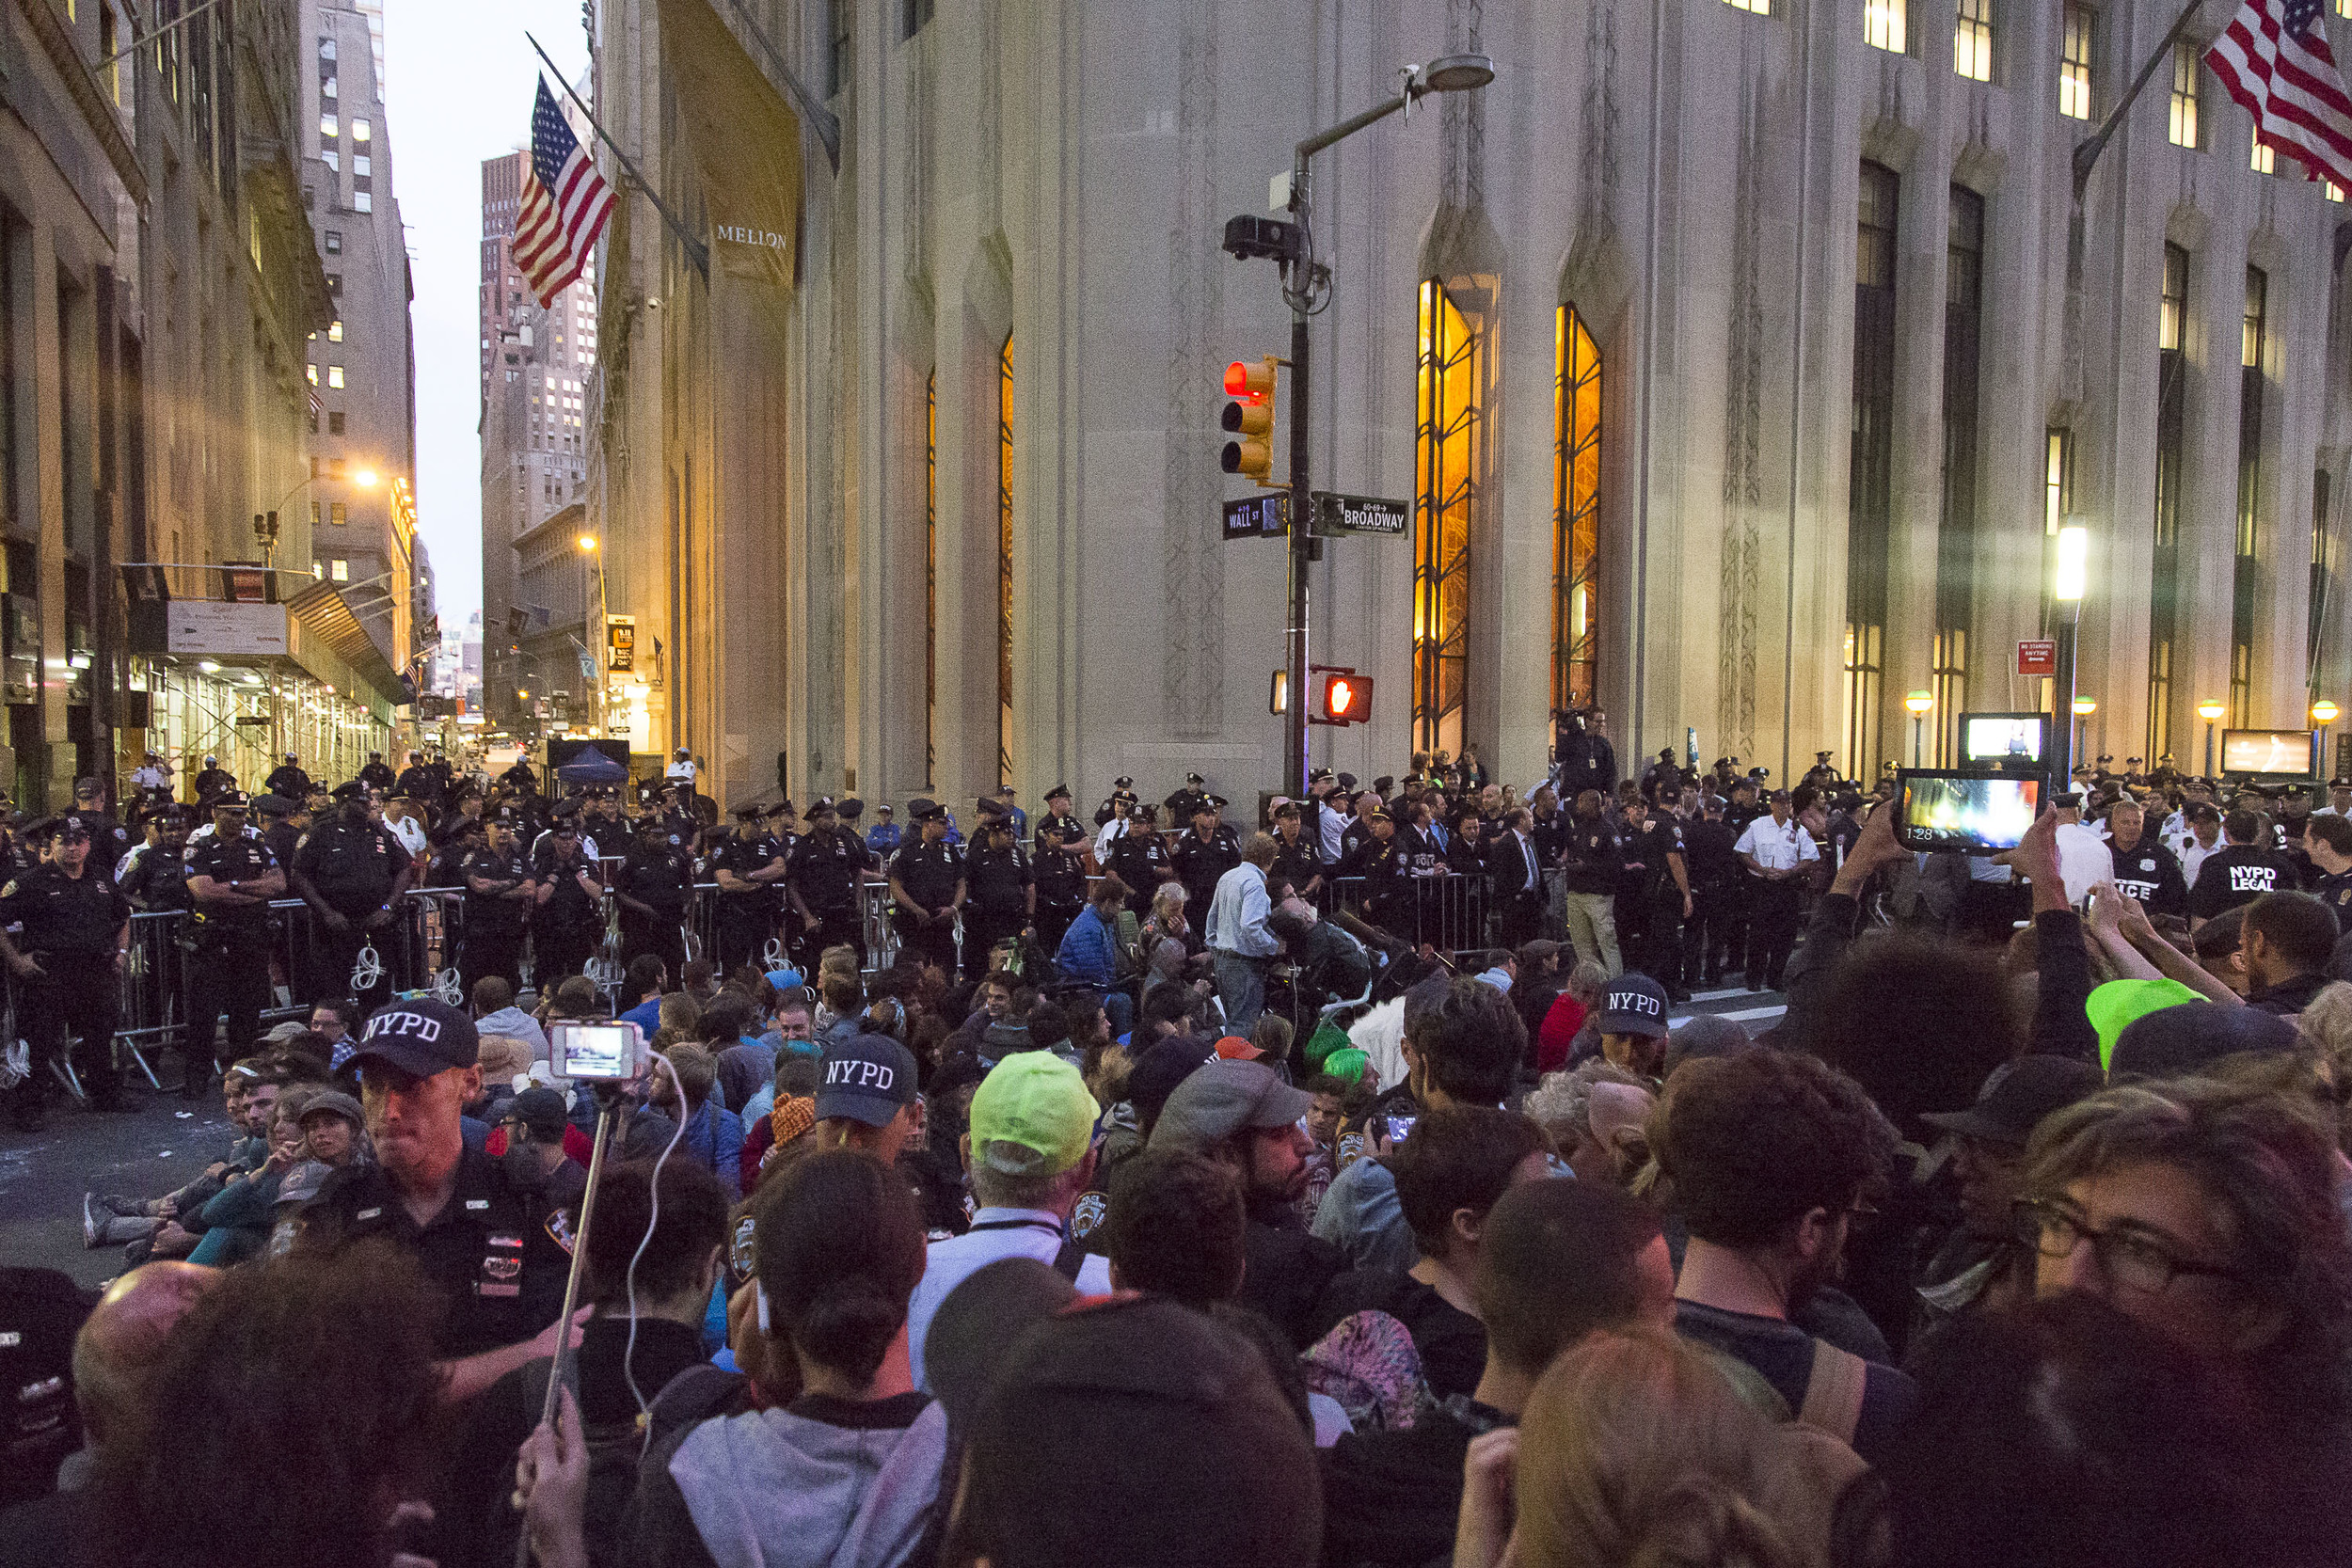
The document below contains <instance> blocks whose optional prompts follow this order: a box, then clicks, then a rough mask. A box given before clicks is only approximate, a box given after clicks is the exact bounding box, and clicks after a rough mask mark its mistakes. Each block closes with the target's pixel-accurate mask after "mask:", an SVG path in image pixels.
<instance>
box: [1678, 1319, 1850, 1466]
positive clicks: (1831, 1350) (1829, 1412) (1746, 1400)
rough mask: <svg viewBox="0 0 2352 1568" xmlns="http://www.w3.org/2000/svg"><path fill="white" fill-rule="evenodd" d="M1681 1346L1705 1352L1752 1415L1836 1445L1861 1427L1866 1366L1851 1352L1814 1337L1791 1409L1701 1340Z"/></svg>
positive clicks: (1753, 1373) (1758, 1377) (1757, 1375)
mask: <svg viewBox="0 0 2352 1568" xmlns="http://www.w3.org/2000/svg"><path fill="white" fill-rule="evenodd" d="M1685 1342H1686V1343H1689V1344H1692V1345H1695V1346H1697V1347H1698V1348H1699V1350H1700V1351H1702V1352H1703V1353H1705V1354H1706V1356H1707V1358H1708V1360H1709V1361H1711V1362H1713V1363H1714V1365H1715V1370H1717V1371H1719V1372H1721V1373H1723V1374H1724V1381H1725V1382H1727V1383H1729V1384H1730V1385H1731V1387H1732V1391H1733V1392H1734V1393H1736V1394H1738V1395H1739V1396H1740V1402H1741V1403H1743V1404H1745V1405H1747V1406H1748V1407H1749V1408H1750V1409H1752V1410H1754V1411H1756V1414H1758V1415H1760V1416H1763V1417H1765V1418H1768V1419H1770V1420H1772V1421H1775V1422H1782V1423H1786V1422H1789V1421H1797V1422H1801V1423H1803V1424H1804V1425H1805V1426H1808V1427H1811V1428H1813V1429H1815V1430H1816V1431H1819V1432H1825V1433H1829V1434H1830V1435H1831V1436H1832V1437H1835V1438H1836V1439H1837V1440H1838V1441H1839V1442H1841V1443H1846V1444H1849V1445H1851V1443H1852V1442H1853V1434H1854V1429H1855V1428H1856V1427H1858V1426H1860V1425H1861V1424H1862V1397H1863V1394H1864V1393H1865V1391H1866V1390H1867V1386H1868V1384H1869V1377H1870V1364H1869V1363H1868V1362H1867V1361H1865V1360H1864V1359H1863V1358H1862V1357H1861V1356H1859V1355H1856V1354H1854V1353H1853V1352H1851V1351H1849V1350H1840V1349H1838V1348H1837V1347H1836V1345H1833V1344H1831V1343H1830V1342H1829V1341H1828V1340H1826V1339H1821V1338H1816V1339H1815V1340H1814V1341H1813V1365H1812V1368H1811V1369H1810V1370H1808V1371H1807V1372H1806V1374H1805V1381H1804V1402H1803V1403H1802V1404H1800V1405H1799V1406H1798V1407H1797V1408H1796V1409H1795V1410H1791V1409H1789V1408H1788V1401H1787V1400H1786V1399H1783V1398H1782V1397H1781V1393H1780V1390H1779V1389H1777V1388H1774V1387H1773V1386H1772V1385H1771V1384H1770V1383H1768V1382H1766V1381H1765V1379H1764V1374H1763V1373H1762V1372H1759V1371H1757V1370H1756V1369H1755V1368H1754V1367H1751V1366H1749V1365H1748V1364H1747V1363H1746V1362H1745V1361H1742V1360H1740V1358H1739V1357H1738V1356H1736V1355H1733V1354H1729V1353H1728V1352H1726V1351H1721V1350H1718V1349H1716V1348H1715V1347H1714V1346H1712V1345H1710V1344H1708V1343H1707V1342H1706V1341H1705V1340H1702V1339H1689V1340H1686V1341H1685Z"/></svg>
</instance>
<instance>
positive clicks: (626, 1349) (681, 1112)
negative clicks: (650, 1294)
mask: <svg viewBox="0 0 2352 1568" xmlns="http://www.w3.org/2000/svg"><path fill="white" fill-rule="evenodd" d="M654 1060H655V1061H656V1062H658V1063H660V1065H661V1066H662V1067H664V1068H668V1069H669V1072H670V1092H671V1093H673V1094H675V1095H676V1096H677V1113H678V1116H677V1131H676V1132H672V1133H671V1134H670V1141H669V1142H668V1143H667V1144H665V1145H664V1146H662V1149H661V1153H660V1156H659V1157H658V1158H656V1159H655V1161H654V1163H653V1175H652V1176H650V1177H648V1178H647V1179H646V1183H645V1185H646V1189H647V1191H648V1192H649V1193H651V1195H652V1198H653V1203H652V1212H650V1213H649V1214H647V1215H646V1216H645V1234H644V1236H643V1237H642V1238H640V1239H639V1241H638V1243H637V1250H636V1251H635V1252H633V1253H630V1254H629V1258H628V1344H626V1345H625V1346H623V1347H622V1350H621V1376H622V1378H623V1379H624V1380H625V1381H626V1382H627V1383H628V1397H629V1398H630V1399H632V1400H635V1401H636V1402H637V1414H638V1415H640V1416H642V1417H644V1421H643V1422H642V1423H640V1424H641V1425H642V1426H643V1428H644V1432H643V1433H642V1434H641V1435H640V1437H639V1439H638V1444H637V1454H638V1457H639V1458H641V1459H642V1458H644V1454H645V1449H647V1448H648V1447H649V1446H650V1445H651V1444H652V1442H653V1406H652V1405H650V1404H647V1403H646V1402H645V1395H644V1390H643V1389H641V1388H639V1387H638V1386H637V1369H636V1368H635V1367H634V1366H633V1365H632V1364H631V1363H633V1362H634V1361H635V1360H636V1359H637V1261H638V1259H641V1258H643V1257H644V1256H645V1248H646V1247H648V1246H649V1245H651V1244H652V1243H653V1233H654V1229H655V1227H658V1226H660V1223H661V1167H662V1166H663V1165H665V1164H668V1163H669V1160H670V1151H671V1150H672V1149H675V1148H677V1146H678V1140H679V1139H681V1138H683V1137H685V1136H686V1088H685V1085H681V1084H680V1083H679V1082H678V1081H677V1069H676V1068H675V1067H672V1066H671V1065H670V1058H669V1057H667V1056H664V1055H660V1054H659V1053H657V1054H656V1055H655V1056H654ZM714 1147H715V1146H714ZM708 1309H709V1304H708V1303H707V1302H706V1303H705V1304H704V1310H705V1311H706V1313H707V1311H708ZM694 1334H695V1337H696V1338H700V1337H701V1335H702V1322H701V1320H700V1319H699V1318H698V1319H696V1320H695V1323H694Z"/></svg>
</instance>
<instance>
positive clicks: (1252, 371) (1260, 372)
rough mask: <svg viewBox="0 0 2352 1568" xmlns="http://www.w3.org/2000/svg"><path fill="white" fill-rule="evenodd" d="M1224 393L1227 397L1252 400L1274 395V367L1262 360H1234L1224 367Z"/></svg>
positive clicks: (1269, 362) (1267, 361)
mask: <svg viewBox="0 0 2352 1568" xmlns="http://www.w3.org/2000/svg"><path fill="white" fill-rule="evenodd" d="M1225 392H1226V395H1227V396H1229V397H1236V398H1248V399H1252V400H1256V399H1261V398H1268V397H1272V396H1273V395H1274V366H1273V363H1272V362H1271V361H1269V360H1264V359H1236V360H1234V361H1233V362H1232V364H1230V365H1228V366H1226V367H1225Z"/></svg>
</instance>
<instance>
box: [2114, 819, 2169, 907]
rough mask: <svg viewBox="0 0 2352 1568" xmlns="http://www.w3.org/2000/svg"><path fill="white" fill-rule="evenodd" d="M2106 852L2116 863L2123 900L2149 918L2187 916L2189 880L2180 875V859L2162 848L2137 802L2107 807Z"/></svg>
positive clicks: (2162, 842)
mask: <svg viewBox="0 0 2352 1568" xmlns="http://www.w3.org/2000/svg"><path fill="white" fill-rule="evenodd" d="M2107 853H2108V854H2109V855H2111V856H2113V857H2114V860H2115V885H2116V888H2117V889H2118V891H2120V892H2122V894H2123V895H2125V896H2126V897H2130V898H2137V899H2138V900H2139V901H2140V903H2142V904H2144V905H2146V906H2147V909H2148V912H2149V913H2150V914H2152V915H2156V914H2177V915H2186V914H2187V913H2188V880H2187V879H2186V878H2185V877H2184V876H2183V875H2182V874H2181V861H2180V857H2179V856H2177V855H2175V854H2173V853H2172V851H2171V850H2169V849H2168V848H2166V847H2164V841H2163V840H2162V839H2161V838H2159V837H2158V836H2157V834H2156V832H2155V830H2154V829H2153V827H2151V826H2150V825H2149V822H2148V813H2147V809H2146V808H2145V807H2143V806H2142V805H2141V804H2140V803H2139V802H2138V801H2137V800H2118V801H2116V802H2115V804H2114V805H2112V806H2110V807H2109V808H2107Z"/></svg>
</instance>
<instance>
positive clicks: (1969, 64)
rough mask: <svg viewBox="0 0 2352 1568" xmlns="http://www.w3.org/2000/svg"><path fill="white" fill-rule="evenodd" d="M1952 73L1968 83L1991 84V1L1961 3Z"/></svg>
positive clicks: (1954, 34) (1954, 33)
mask: <svg viewBox="0 0 2352 1568" xmlns="http://www.w3.org/2000/svg"><path fill="white" fill-rule="evenodd" d="M1952 69H1953V70H1954V71H1958V72H1959V73H1960V74H1961V75H1963V76H1965V77H1967V78H1968V80H1970V81H1971V82H1990V81H1991V80H1993V0H1960V22H1959V25H1958V26H1957V27H1956V28H1955V29H1954V30H1953V33H1952Z"/></svg>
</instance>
